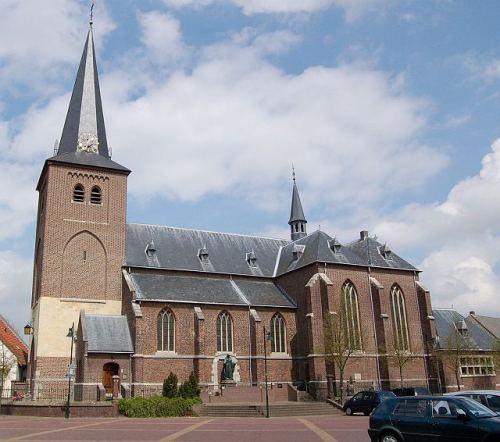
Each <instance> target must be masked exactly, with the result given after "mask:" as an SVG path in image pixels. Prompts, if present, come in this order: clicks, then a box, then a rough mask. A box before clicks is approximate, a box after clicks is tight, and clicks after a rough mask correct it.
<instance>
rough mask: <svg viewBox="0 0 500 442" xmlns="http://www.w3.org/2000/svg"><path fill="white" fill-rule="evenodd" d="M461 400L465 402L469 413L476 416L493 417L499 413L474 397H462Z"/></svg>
mask: <svg viewBox="0 0 500 442" xmlns="http://www.w3.org/2000/svg"><path fill="white" fill-rule="evenodd" d="M460 401H463V402H464V406H465V408H467V410H468V411H469V413H471V414H473V415H474V416H476V417H493V416H497V414H496V413H495V412H493V411H491V410H490V409H489V408H488V407H485V406H484V405H483V404H479V403H477V402H476V401H475V400H473V399H469V398H465V397H464V398H460Z"/></svg>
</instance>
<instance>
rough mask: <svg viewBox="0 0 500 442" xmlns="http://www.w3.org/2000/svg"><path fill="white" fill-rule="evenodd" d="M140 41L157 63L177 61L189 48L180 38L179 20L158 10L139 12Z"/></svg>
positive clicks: (186, 53) (182, 57) (183, 56)
mask: <svg viewBox="0 0 500 442" xmlns="http://www.w3.org/2000/svg"><path fill="white" fill-rule="evenodd" d="M138 19H139V23H140V25H141V28H142V38H141V41H142V43H143V44H144V46H145V47H146V49H147V52H148V55H149V57H150V58H151V60H152V61H154V62H155V63H158V64H169V63H172V62H176V63H179V62H180V61H181V60H182V59H184V58H185V57H187V56H188V54H189V48H188V47H187V46H186V45H185V44H184V42H183V40H182V32H181V26H180V23H179V21H178V20H177V19H176V18H174V17H173V16H172V15H171V14H166V13H160V12H158V11H151V12H140V13H139V14H138Z"/></svg>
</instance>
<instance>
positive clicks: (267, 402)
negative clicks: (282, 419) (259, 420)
mask: <svg viewBox="0 0 500 442" xmlns="http://www.w3.org/2000/svg"><path fill="white" fill-rule="evenodd" d="M271 340H272V337H271V333H270V332H269V333H266V327H264V380H265V385H266V417H269V392H268V388H267V345H266V341H271Z"/></svg>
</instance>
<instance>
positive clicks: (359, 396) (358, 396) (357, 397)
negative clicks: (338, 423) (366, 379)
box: [352, 392, 363, 401]
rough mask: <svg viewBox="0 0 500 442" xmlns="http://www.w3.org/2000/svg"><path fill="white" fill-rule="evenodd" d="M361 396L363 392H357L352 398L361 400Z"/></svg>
mask: <svg viewBox="0 0 500 442" xmlns="http://www.w3.org/2000/svg"><path fill="white" fill-rule="evenodd" d="M362 397H363V392H361V393H358V394H355V395H354V396H353V397H352V400H353V401H359V400H361V398H362Z"/></svg>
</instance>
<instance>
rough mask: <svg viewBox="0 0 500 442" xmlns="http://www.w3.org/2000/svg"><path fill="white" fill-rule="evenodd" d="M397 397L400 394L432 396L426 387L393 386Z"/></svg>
mask: <svg viewBox="0 0 500 442" xmlns="http://www.w3.org/2000/svg"><path fill="white" fill-rule="evenodd" d="M391 391H392V392H393V393H394V394H395V395H396V396H397V397H400V396H430V395H431V392H430V391H429V390H427V388H424V387H405V388H393V389H392V390H391Z"/></svg>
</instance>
